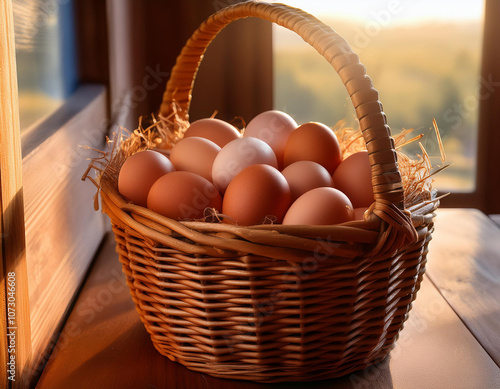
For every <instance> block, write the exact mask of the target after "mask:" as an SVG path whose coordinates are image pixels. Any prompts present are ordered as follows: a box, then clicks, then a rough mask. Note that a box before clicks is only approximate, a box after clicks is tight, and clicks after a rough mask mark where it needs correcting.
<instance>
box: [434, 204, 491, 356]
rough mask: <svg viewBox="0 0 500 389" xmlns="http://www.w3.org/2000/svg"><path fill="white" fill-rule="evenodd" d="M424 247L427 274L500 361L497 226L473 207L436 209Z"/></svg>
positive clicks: (480, 340) (467, 324)
mask: <svg viewBox="0 0 500 389" xmlns="http://www.w3.org/2000/svg"><path fill="white" fill-rule="evenodd" d="M429 250H430V251H429V262H428V265H427V272H428V275H429V278H430V279H431V280H432V282H433V283H434V284H435V285H436V287H437V288H438V289H439V291H440V293H441V294H442V295H443V297H444V298H445V299H446V300H447V301H448V303H449V304H450V306H451V307H452V308H453V310H454V311H455V312H456V313H457V314H458V316H460V318H461V319H462V320H463V322H464V323H465V325H466V326H467V327H468V328H469V330H470V331H471V332H472V333H473V334H474V336H475V337H476V338H477V339H478V341H479V342H480V343H481V344H482V345H483V347H484V348H485V350H486V351H487V352H488V354H489V355H490V356H491V357H492V358H493V360H494V361H495V362H496V364H497V365H498V366H500V299H499V298H500V228H499V227H498V226H497V225H496V224H495V223H493V222H492V221H491V220H490V219H489V218H488V217H487V216H486V215H485V214H483V213H482V212H480V211H477V210H472V209H467V210H466V209H463V210H447V209H444V210H440V211H439V213H438V216H437V218H436V230H435V233H434V240H433V241H432V242H431V244H430V248H429Z"/></svg>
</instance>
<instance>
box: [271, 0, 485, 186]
mask: <svg viewBox="0 0 500 389" xmlns="http://www.w3.org/2000/svg"><path fill="white" fill-rule="evenodd" d="M286 3H287V4H289V5H292V6H296V7H299V8H302V9H304V10H305V11H308V12H310V13H313V14H314V15H315V16H317V17H318V18H319V19H320V20H322V21H323V22H325V23H326V24H329V25H330V26H332V27H333V29H334V30H336V31H337V32H338V33H339V34H340V35H342V36H343V37H344V38H345V39H346V40H347V41H348V42H349V44H350V45H351V46H352V48H353V50H354V51H355V52H356V53H357V54H358V55H359V56H360V59H361V61H362V62H363V64H364V65H365V66H366V68H367V71H368V74H369V75H370V77H371V78H372V79H373V82H374V85H375V88H376V89H378V90H379V92H380V99H381V101H382V103H383V104H384V111H385V112H386V114H387V117H388V120H389V125H390V126H391V128H392V130H393V132H394V133H397V132H399V131H400V130H401V129H402V128H414V129H415V131H414V134H415V135H417V134H420V133H422V134H425V137H424V138H423V139H422V143H423V145H424V146H425V147H426V150H427V151H428V152H429V154H431V156H434V157H435V158H436V159H435V162H436V164H440V159H439V155H440V154H439V149H438V147H437V142H436V137H435V135H434V130H433V129H432V119H433V118H436V120H437V123H438V125H439V129H440V133H441V136H442V138H443V143H444V147H445V151H446V154H447V161H446V162H447V163H451V164H452V166H451V167H450V168H448V169H447V170H445V171H444V172H442V173H440V174H439V175H437V177H436V186H437V187H438V188H439V189H442V190H451V191H459V192H467V191H472V190H474V188H475V171H476V162H475V161H476V152H477V151H476V147H477V128H478V106H479V100H480V98H479V96H478V87H479V85H480V84H484V85H486V90H487V88H488V82H491V80H488V79H482V78H481V77H480V60H481V44H482V27H483V2H482V1H479V0H442V1H434V0H419V1H403V0H384V1H379V0H351V1H335V2H331V1H322V0H289V1H287V2H286ZM273 39H274V72H275V77H274V90H275V96H274V102H275V107H276V109H282V110H285V111H287V112H288V113H290V114H291V115H292V116H294V117H295V118H296V120H297V121H298V122H306V121H321V122H324V123H325V124H328V125H329V126H332V125H334V124H335V123H336V122H337V121H338V120H340V119H346V121H347V123H348V124H350V125H354V124H355V121H354V109H353V108H352V106H351V103H350V100H348V96H347V93H346V92H345V89H344V87H343V85H342V83H341V82H340V80H339V78H338V76H337V75H336V74H335V72H334V71H333V70H332V68H331V67H330V65H328V63H327V62H326V61H325V60H324V59H322V58H321V57H320V56H319V55H318V54H317V53H316V52H315V51H314V50H313V49H311V48H310V47H309V46H308V45H307V44H305V43H304V42H303V41H302V40H301V39H300V38H298V37H297V36H296V35H295V34H293V33H290V32H289V31H288V30H285V29H283V28H281V27H278V26H274V30H273ZM332 72H333V73H332ZM405 151H406V152H409V153H413V154H417V153H419V152H420V149H419V146H418V143H416V144H414V145H411V146H408V147H406V148H405Z"/></svg>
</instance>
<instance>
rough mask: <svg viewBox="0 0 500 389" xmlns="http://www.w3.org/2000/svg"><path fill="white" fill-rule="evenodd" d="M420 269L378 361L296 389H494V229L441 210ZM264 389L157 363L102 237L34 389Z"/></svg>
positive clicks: (497, 283) (499, 355) (497, 316)
mask: <svg viewBox="0 0 500 389" xmlns="http://www.w3.org/2000/svg"><path fill="white" fill-rule="evenodd" d="M427 269H428V270H427V275H426V277H425V279H424V281H423V283H422V288H421V290H420V291H419V293H418V298H417V300H416V302H415V303H414V306H413V309H412V311H411V313H410V318H409V320H408V321H407V322H406V323H405V327H404V329H403V331H402V332H401V334H400V338H399V340H398V342H397V343H396V347H395V349H394V350H393V351H392V352H391V354H390V356H389V357H388V358H386V360H385V361H384V362H382V363H381V364H379V365H377V366H375V367H372V368H369V369H367V370H366V371H360V372H357V373H355V374H353V375H349V376H346V377H342V378H339V379H335V380H328V381H322V382H317V383H307V384H295V385H293V387H294V388H295V387H308V388H327V387H328V388H329V387H335V388H337V387H339V388H344V387H345V388H352V387H363V388H365V387H366V388H368V387H377V388H393V387H398V388H403V387H404V388H422V387H453V388H466V387H467V388H468V387H476V388H493V387H499V385H500V368H499V365H500V349H499V348H498V347H497V346H498V323H499V322H500V302H499V300H498V296H499V295H500V228H498V227H497V226H496V225H495V224H494V223H492V222H491V220H489V219H488V218H487V217H486V216H485V215H484V214H482V213H480V212H479V211H475V210H464V209H453V210H446V209H445V210H440V211H439V213H438V217H437V219H436V232H435V234H434V240H433V241H432V243H431V247H430V254H429V262H428V267H427ZM264 386H265V385H262V384H256V383H251V382H243V381H232V380H223V379H217V378H213V377H210V376H207V375H204V374H200V373H195V372H192V371H190V370H188V369H186V368H185V367H183V366H181V365H179V364H177V363H174V362H171V361H169V360H168V359H167V358H165V357H163V356H161V355H160V354H159V353H158V352H157V351H156V350H155V349H154V348H153V345H152V343H151V341H150V339H149V335H148V334H147V332H146V330H145V329H144V327H143V325H142V323H141V321H140V319H139V315H138V314H137V312H136V310H135V307H134V305H133V302H132V299H131V297H130V294H129V291H128V288H127V286H126V284H125V277H124V275H123V274H122V272H121V265H120V263H119V261H118V256H117V254H116V253H115V251H114V240H113V236H112V235H108V236H107V237H106V238H105V241H104V243H103V245H102V247H101V250H100V252H99V255H98V257H97V259H96V261H95V263H94V265H93V267H92V269H91V271H90V274H89V276H88V278H87V280H86V283H85V285H84V287H83V289H82V291H81V293H80V295H79V297H78V299H77V301H76V304H75V306H74V308H73V309H72V312H71V314H70V315H69V317H68V320H67V322H66V325H65V327H64V329H63V331H62V332H61V334H60V337H59V340H58V342H57V344H56V346H55V348H54V351H53V353H52V356H51V358H50V360H49V362H48V364H47V366H46V368H45V370H44V373H43V375H42V377H41V379H40V381H39V383H38V386H37V388H39V389H45V388H51V389H55V388H73V389H76V388H174V387H175V388H238V389H247V388H248V389H250V388H261V387H264ZM274 387H283V388H285V387H287V388H288V387H290V385H289V384H283V385H276V386H274Z"/></svg>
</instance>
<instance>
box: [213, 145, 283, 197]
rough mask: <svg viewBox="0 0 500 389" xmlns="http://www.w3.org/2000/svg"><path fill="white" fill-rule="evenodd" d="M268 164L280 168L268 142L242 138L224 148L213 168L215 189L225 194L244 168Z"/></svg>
mask: <svg viewBox="0 0 500 389" xmlns="http://www.w3.org/2000/svg"><path fill="white" fill-rule="evenodd" d="M260 163H263V164H266V165H270V166H273V167H278V163H277V161H276V155H275V154H274V151H273V149H272V148H271V146H269V145H268V144H267V143H266V142H264V141H262V140H260V139H257V138H252V137H249V138H240V139H235V140H233V141H231V142H229V143H228V144H227V145H226V146H224V147H223V148H222V150H221V151H220V152H219V154H218V155H217V157H216V158H215V161H214V164H213V166H212V177H213V182H214V185H215V187H216V188H217V189H218V190H219V191H220V192H221V193H224V192H225V190H226V188H227V186H228V185H229V183H230V182H231V180H232V179H233V178H234V177H235V176H236V175H237V174H238V173H239V172H241V171H242V170H243V169H244V168H246V167H248V166H251V165H257V164H260Z"/></svg>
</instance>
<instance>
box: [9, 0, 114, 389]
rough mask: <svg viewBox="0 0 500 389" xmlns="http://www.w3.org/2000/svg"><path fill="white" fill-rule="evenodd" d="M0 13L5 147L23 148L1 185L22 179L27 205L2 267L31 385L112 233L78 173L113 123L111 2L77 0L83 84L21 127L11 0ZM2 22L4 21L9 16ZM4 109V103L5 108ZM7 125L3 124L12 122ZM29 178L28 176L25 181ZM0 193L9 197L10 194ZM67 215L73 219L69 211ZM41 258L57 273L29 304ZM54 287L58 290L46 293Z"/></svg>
mask: <svg viewBox="0 0 500 389" xmlns="http://www.w3.org/2000/svg"><path fill="white" fill-rule="evenodd" d="M0 19H1V20H2V24H4V25H5V26H6V30H8V29H9V30H8V32H9V34H5V37H6V42H7V43H8V45H9V47H11V48H12V51H11V52H9V53H8V55H6V58H7V57H8V58H7V59H8V61H9V64H10V67H7V72H6V73H9V75H11V76H12V78H13V79H15V80H16V82H14V83H12V85H10V86H9V91H10V93H11V94H12V96H14V97H13V99H12V100H10V101H8V104H7V103H5V105H6V106H7V105H9V104H10V105H11V106H12V109H11V111H12V112H11V115H10V117H5V118H3V119H2V120H4V119H5V120H6V123H9V121H11V122H12V125H10V126H9V127H10V128H9V130H8V131H9V132H8V134H10V135H9V136H11V138H12V139H9V145H3V146H4V147H5V148H6V149H7V150H11V149H12V152H13V153H14V152H17V153H18V154H17V155H16V157H15V164H16V165H15V166H17V170H16V169H11V168H9V169H8V171H7V172H6V169H5V166H3V164H2V172H3V173H4V174H3V175H2V185H1V187H2V192H5V187H6V186H7V185H4V184H5V183H7V184H9V183H10V181H12V182H17V184H16V185H17V191H18V193H21V205H20V206H19V207H17V213H16V215H15V216H16V217H17V219H19V220H18V221H17V224H16V225H17V229H16V236H15V238H14V241H13V242H12V241H8V240H7V241H6V240H3V242H2V245H3V247H2V266H1V267H2V269H1V270H2V272H1V273H3V275H5V274H6V273H7V272H8V271H10V270H11V269H15V271H16V282H17V283H18V288H17V293H16V307H17V312H16V313H17V316H18V317H19V320H18V327H19V328H20V329H19V332H18V335H17V342H16V354H17V356H18V358H17V360H16V365H17V366H16V371H17V374H16V382H14V383H13V387H28V386H32V385H33V384H34V383H35V382H36V380H37V379H38V377H39V375H40V374H41V372H42V370H43V367H44V365H45V362H46V359H47V358H48V356H49V355H50V352H51V349H52V348H53V346H54V344H55V341H56V340H57V336H58V334H59V329H60V328H61V326H62V325H63V322H64V320H65V316H66V314H67V312H68V310H69V308H70V307H71V305H72V301H73V299H74V296H75V295H76V294H77V293H78V290H79V288H80V286H81V283H82V281H83V280H84V277H85V275H86V273H87V271H88V268H89V267H90V265H91V263H92V259H93V258H94V255H95V253H96V251H97V249H98V247H99V245H100V244H101V242H102V239H103V237H104V236H105V233H106V227H105V225H106V224H105V222H104V218H103V216H102V215H101V214H100V213H97V212H94V210H93V206H92V196H93V195H94V194H95V192H96V189H95V188H93V187H92V185H90V184H89V183H88V182H87V183H82V182H81V180H80V177H81V175H82V174H83V172H84V171H85V167H86V165H88V161H86V157H88V156H89V153H88V152H83V151H84V149H82V148H79V146H81V145H88V146H92V147H96V148H99V149H103V148H104V146H105V138H106V135H107V133H108V130H109V97H108V95H109V93H108V86H109V60H108V35H107V13H106V2H102V1H100V0H74V20H75V24H76V25H75V35H76V42H75V45H76V49H77V58H78V63H77V65H78V72H79V73H78V87H77V90H76V91H75V92H74V93H73V94H72V95H71V96H70V97H69V99H68V100H67V101H66V102H65V103H64V104H63V105H62V106H61V107H60V108H59V109H57V110H56V111H55V112H53V113H52V114H50V115H48V116H47V117H46V118H44V119H43V120H41V121H40V122H38V123H36V124H35V125H33V126H31V127H30V128H29V129H27V130H26V131H23V133H22V134H21V133H20V128H19V113H18V110H19V106H18V101H17V96H18V91H17V76H16V74H17V71H16V59H15V54H13V53H15V51H14V47H15V44H14V33H13V31H14V28H13V7H12V0H6V1H4V2H2V7H0ZM4 21H6V23H3V22H4ZM96 58H98V59H99V60H96ZM2 105H4V102H3V101H2ZM3 108H4V107H3V106H2V110H3ZM1 125H2V131H4V129H5V128H6V124H5V123H1ZM2 151H3V148H2ZM11 159H13V158H11ZM9 163H10V161H9ZM11 176H12V177H11ZM23 179H25V180H24V182H23V183H21V182H22V180H23ZM26 179H27V180H26ZM35 181H36V182H35ZM7 189H9V188H7ZM0 198H1V199H5V198H6V196H2V197H0ZM23 198H24V202H23ZM68 210H70V212H68ZM2 212H3V215H2V216H5V211H4V210H2ZM69 214H71V218H67V216H68V215H69ZM80 221H83V223H81V222H80ZM42 231H43V233H42ZM2 232H4V229H3V226H2ZM51 234H52V236H54V235H57V234H59V235H58V236H57V237H58V238H59V237H60V239H57V241H56V239H54V240H53V241H47V240H45V242H44V237H48V236H51ZM34 235H40V236H41V238H40V239H39V240H38V241H36V242H33V239H30V237H32V236H34ZM21 237H23V239H21ZM24 237H26V238H24ZM41 242H42V243H41ZM20 245H22V247H23V248H22V256H18V257H17V258H15V260H14V259H12V258H9V256H8V255H7V256H5V255H3V253H4V251H7V254H8V251H9V247H10V246H20ZM65 249H68V253H69V254H70V255H68V257H67V258H63V259H64V260H65V262H64V263H62V262H61V263H57V260H58V259H61V256H57V254H60V253H58V250H59V251H60V250H65ZM40 258H42V259H41V260H40ZM35 262H37V263H39V264H40V263H41V264H42V265H44V264H47V265H48V266H47V267H48V268H50V270H51V271H53V274H52V275H51V278H50V279H42V283H43V288H41V289H40V293H38V292H37V295H36V296H34V297H33V296H32V301H31V306H30V291H29V288H28V284H29V279H30V277H35V276H36V273H37V272H38V271H39V268H35V266H34V263H35ZM42 267H43V266H42ZM52 267H54V268H53V269H52ZM41 270H44V269H41ZM31 284H33V283H31ZM62 285H65V286H64V287H63V286H62ZM1 286H2V293H1V295H0V300H2V301H3V303H2V307H1V314H2V315H3V316H4V317H6V316H5V315H6V305H5V300H4V297H5V296H6V294H5V293H6V292H7V290H6V287H7V286H6V284H5V280H4V277H3V276H2V285H1ZM30 286H31V285H30ZM51 287H52V291H51V292H46V291H48V290H50V288H51ZM42 291H43V292H42ZM33 301H35V303H33ZM34 312H35V314H36V312H38V314H36V315H37V316H36V320H37V322H36V323H35V327H33V326H32V324H33V323H32V321H33V320H34V318H35V316H34ZM38 318H41V319H40V320H39V319H38ZM3 322H4V321H2V323H3ZM0 329H1V330H2V332H3V333H5V331H7V329H6V328H5V327H4V325H1V326H0ZM2 339H4V337H3V336H2ZM0 344H3V343H0ZM4 350H6V348H5V347H2V350H1V353H0V361H1V360H5V359H6V358H7V357H8V355H7V354H6V352H5V351H4ZM5 374H6V373H5V372H4V370H2V374H0V381H1V383H2V384H5V385H8V384H9V381H8V380H7V377H6V375H5ZM0 386H2V385H0Z"/></svg>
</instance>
